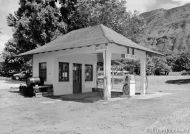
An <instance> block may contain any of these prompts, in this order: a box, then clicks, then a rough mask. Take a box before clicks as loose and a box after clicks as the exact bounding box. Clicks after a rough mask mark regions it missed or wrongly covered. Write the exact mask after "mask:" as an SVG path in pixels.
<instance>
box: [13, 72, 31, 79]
mask: <svg viewBox="0 0 190 134" xmlns="http://www.w3.org/2000/svg"><path fill="white" fill-rule="evenodd" d="M28 77H31V73H29V72H28V71H22V72H20V73H16V74H13V76H12V79H14V80H20V79H26V78H28Z"/></svg>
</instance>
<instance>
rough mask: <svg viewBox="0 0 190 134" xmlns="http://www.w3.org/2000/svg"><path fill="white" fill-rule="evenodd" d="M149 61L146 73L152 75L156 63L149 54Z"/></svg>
mask: <svg viewBox="0 0 190 134" xmlns="http://www.w3.org/2000/svg"><path fill="white" fill-rule="evenodd" d="M146 60H147V63H146V74H147V75H152V74H154V71H155V70H154V69H155V63H154V62H153V58H152V57H150V56H147V58H146Z"/></svg>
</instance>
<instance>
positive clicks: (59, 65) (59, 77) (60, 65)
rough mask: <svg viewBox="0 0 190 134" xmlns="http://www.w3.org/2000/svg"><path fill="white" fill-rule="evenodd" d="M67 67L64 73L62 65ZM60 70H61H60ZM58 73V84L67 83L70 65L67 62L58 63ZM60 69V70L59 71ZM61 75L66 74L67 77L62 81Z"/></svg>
mask: <svg viewBox="0 0 190 134" xmlns="http://www.w3.org/2000/svg"><path fill="white" fill-rule="evenodd" d="M64 64H65V65H67V66H68V67H67V68H68V70H66V71H64V70H63V65H64ZM60 67H61V68H62V69H61V68H60ZM58 69H59V70H58V71H59V73H58V80H59V82H69V76H70V75H69V71H70V64H69V62H58ZM60 69H61V70H60ZM63 73H67V77H63V78H62V79H61V76H60V75H61V74H63Z"/></svg>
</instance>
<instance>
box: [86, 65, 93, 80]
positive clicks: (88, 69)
mask: <svg viewBox="0 0 190 134" xmlns="http://www.w3.org/2000/svg"><path fill="white" fill-rule="evenodd" d="M85 81H93V66H92V65H85Z"/></svg>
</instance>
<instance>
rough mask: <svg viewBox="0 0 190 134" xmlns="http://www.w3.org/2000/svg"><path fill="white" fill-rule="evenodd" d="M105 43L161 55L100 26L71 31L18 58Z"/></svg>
mask: <svg viewBox="0 0 190 134" xmlns="http://www.w3.org/2000/svg"><path fill="white" fill-rule="evenodd" d="M105 43H115V44H117V45H120V46H127V47H131V48H135V49H139V50H142V51H146V52H150V53H155V54H159V55H162V54H160V53H158V52H155V51H153V50H150V49H148V48H146V47H143V46H140V45H138V44H136V43H134V42H132V41H131V40H129V39H127V38H126V37H124V36H123V35H121V34H119V33H117V32H115V31H114V30H112V29H110V28H108V27H106V26H104V25H102V24H101V25H96V26H93V27H87V28H82V29H78V30H74V31H71V32H69V33H67V34H65V35H63V36H60V37H58V38H57V39H55V40H53V41H51V42H50V43H47V44H46V45H44V46H41V47H39V48H36V49H33V50H30V51H27V52H25V53H21V54H19V56H23V55H31V54H38V53H44V52H51V51H59V50H66V49H71V48H80V47H85V46H92V45H98V44H105Z"/></svg>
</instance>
